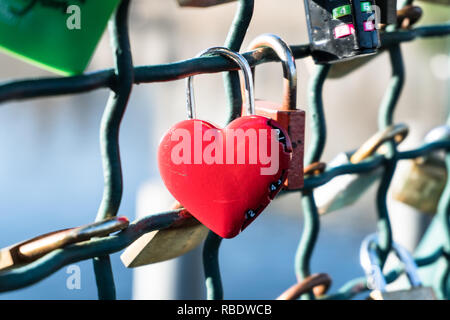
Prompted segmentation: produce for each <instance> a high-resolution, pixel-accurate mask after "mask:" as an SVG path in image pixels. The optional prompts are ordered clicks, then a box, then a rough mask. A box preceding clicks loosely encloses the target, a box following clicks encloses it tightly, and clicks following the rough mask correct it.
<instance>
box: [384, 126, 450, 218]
mask: <svg viewBox="0 0 450 320" xmlns="http://www.w3.org/2000/svg"><path fill="white" fill-rule="evenodd" d="M424 140H425V142H426V143H431V142H435V141H438V140H450V127H449V126H447V125H443V126H440V127H436V128H434V129H433V130H431V131H430V132H429V133H428V134H427V135H426V137H425V139H424ZM446 182H447V168H446V166H445V161H444V159H443V157H441V156H440V155H439V154H437V153H432V154H430V155H427V156H425V157H421V158H417V159H413V160H408V161H407V164H406V165H405V166H400V167H399V173H398V176H397V177H395V179H394V181H393V183H392V195H393V198H394V199H396V200H398V201H400V202H402V203H404V204H407V205H409V206H411V207H413V208H416V209H417V210H419V211H420V212H423V213H427V214H431V215H433V214H435V213H436V211H437V207H438V203H439V199H440V198H441V194H442V192H443V191H444V188H445V184H446Z"/></svg>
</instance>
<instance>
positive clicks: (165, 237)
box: [120, 203, 209, 268]
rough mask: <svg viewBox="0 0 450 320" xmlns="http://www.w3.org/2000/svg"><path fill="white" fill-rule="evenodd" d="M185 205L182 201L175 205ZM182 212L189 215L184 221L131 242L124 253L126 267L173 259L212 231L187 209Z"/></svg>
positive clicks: (123, 258) (191, 247)
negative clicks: (181, 203)
mask: <svg viewBox="0 0 450 320" xmlns="http://www.w3.org/2000/svg"><path fill="white" fill-rule="evenodd" d="M181 208H182V206H181V205H180V204H179V203H176V204H175V205H174V206H173V207H172V209H181ZM180 214H181V215H185V216H187V217H186V219H183V220H182V222H181V223H179V224H177V225H174V226H171V227H169V228H167V229H162V230H155V231H152V232H148V233H146V234H144V235H143V236H141V237H140V238H139V239H137V240H136V241H134V242H133V243H132V244H131V245H129V246H128V247H127V249H126V250H125V251H124V252H123V253H122V254H121V256H120V259H121V260H122V263H123V264H124V265H125V267H127V268H135V267H140V266H145V265H147V264H152V263H157V262H161V261H166V260H170V259H173V258H176V257H179V256H181V255H183V254H185V253H187V252H189V251H191V250H193V249H195V248H196V247H197V246H199V245H200V243H202V242H203V241H204V240H205V238H206V236H207V235H208V231H209V230H208V228H206V227H205V226H204V225H202V224H201V223H200V222H198V221H197V220H196V219H195V218H194V217H192V216H191V215H190V214H189V213H188V212H187V211H186V210H183V211H181V212H180Z"/></svg>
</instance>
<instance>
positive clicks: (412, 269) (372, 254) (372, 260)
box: [359, 233, 422, 292]
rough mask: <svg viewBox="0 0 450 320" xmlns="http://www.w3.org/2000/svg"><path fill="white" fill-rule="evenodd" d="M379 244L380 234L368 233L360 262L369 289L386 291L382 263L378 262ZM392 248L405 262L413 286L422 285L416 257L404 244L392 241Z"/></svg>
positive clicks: (362, 245) (362, 246)
mask: <svg viewBox="0 0 450 320" xmlns="http://www.w3.org/2000/svg"><path fill="white" fill-rule="evenodd" d="M377 246H378V235H377V234H376V233H374V234H370V235H368V236H367V237H366V238H364V240H363V242H362V243H361V248H360V255H359V256H360V263H361V266H362V268H363V269H364V272H365V273H366V276H367V283H368V287H369V289H376V290H380V291H382V292H383V291H385V289H386V279H385V278H384V275H383V271H382V269H381V267H380V265H379V264H378V263H377V260H378V255H377V253H376V248H377ZM392 249H393V250H394V252H395V255H396V256H397V258H398V259H399V260H400V262H401V263H403V265H404V268H405V273H406V275H407V277H408V280H409V283H410V284H411V286H412V287H420V286H422V282H421V280H420V277H419V274H418V267H417V264H416V262H415V261H414V258H413V257H412V256H411V254H410V253H409V252H408V250H406V249H405V248H404V247H403V246H401V245H400V244H398V243H396V242H392Z"/></svg>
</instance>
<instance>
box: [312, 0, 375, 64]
mask: <svg viewBox="0 0 450 320" xmlns="http://www.w3.org/2000/svg"><path fill="white" fill-rule="evenodd" d="M304 2H305V13H306V21H307V27H308V35H309V40H310V48H311V54H312V57H313V59H314V61H315V62H316V63H334V62H337V61H342V60H348V59H351V58H354V57H357V56H361V55H368V54H374V53H376V49H377V48H378V47H379V46H380V38H379V33H378V30H377V29H376V28H375V20H374V19H373V9H372V7H371V6H372V5H373V4H374V3H373V1H372V0H363V1H360V0H304Z"/></svg>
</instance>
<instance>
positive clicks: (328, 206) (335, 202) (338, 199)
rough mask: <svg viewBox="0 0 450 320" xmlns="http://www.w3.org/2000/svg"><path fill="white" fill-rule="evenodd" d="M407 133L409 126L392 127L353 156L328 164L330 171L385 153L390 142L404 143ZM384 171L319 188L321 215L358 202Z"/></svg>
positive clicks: (348, 154)
mask: <svg viewBox="0 0 450 320" xmlns="http://www.w3.org/2000/svg"><path fill="white" fill-rule="evenodd" d="M407 134H408V126H406V125H405V124H396V125H392V126H389V127H388V128H386V129H385V130H382V131H379V132H377V133H376V134H375V135H373V136H372V137H371V138H370V139H369V140H367V141H366V142H365V143H364V144H363V145H362V146H361V147H360V148H359V149H358V150H357V151H356V152H354V153H353V154H352V153H351V152H343V153H340V154H338V156H337V157H335V158H334V159H333V160H332V161H330V162H329V163H328V164H327V168H328V169H332V168H335V167H338V166H341V165H346V164H351V163H354V164H355V163H359V162H361V161H363V160H364V159H366V158H368V157H370V156H372V155H373V154H374V153H375V152H377V151H378V152H382V150H380V147H381V146H382V145H383V144H384V143H385V142H386V141H389V140H394V141H395V142H396V143H400V142H401V141H403V140H404V138H405V137H406V136H407ZM382 170H383V169H382V168H378V169H375V170H373V171H371V172H367V173H360V174H344V175H340V176H337V177H335V178H333V179H332V180H331V181H330V182H328V183H327V184H324V185H322V186H320V187H318V188H317V189H315V190H314V198H315V200H316V205H317V208H318V212H319V214H325V213H329V212H332V211H335V210H338V209H341V208H343V207H346V206H349V205H351V204H353V203H355V202H356V200H358V199H359V198H360V197H361V195H362V194H363V193H364V192H365V191H366V190H367V189H368V188H369V187H370V186H371V185H372V184H373V183H374V182H375V181H377V180H378V179H379V178H380V176H381V174H382V172H383V171H382Z"/></svg>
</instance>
